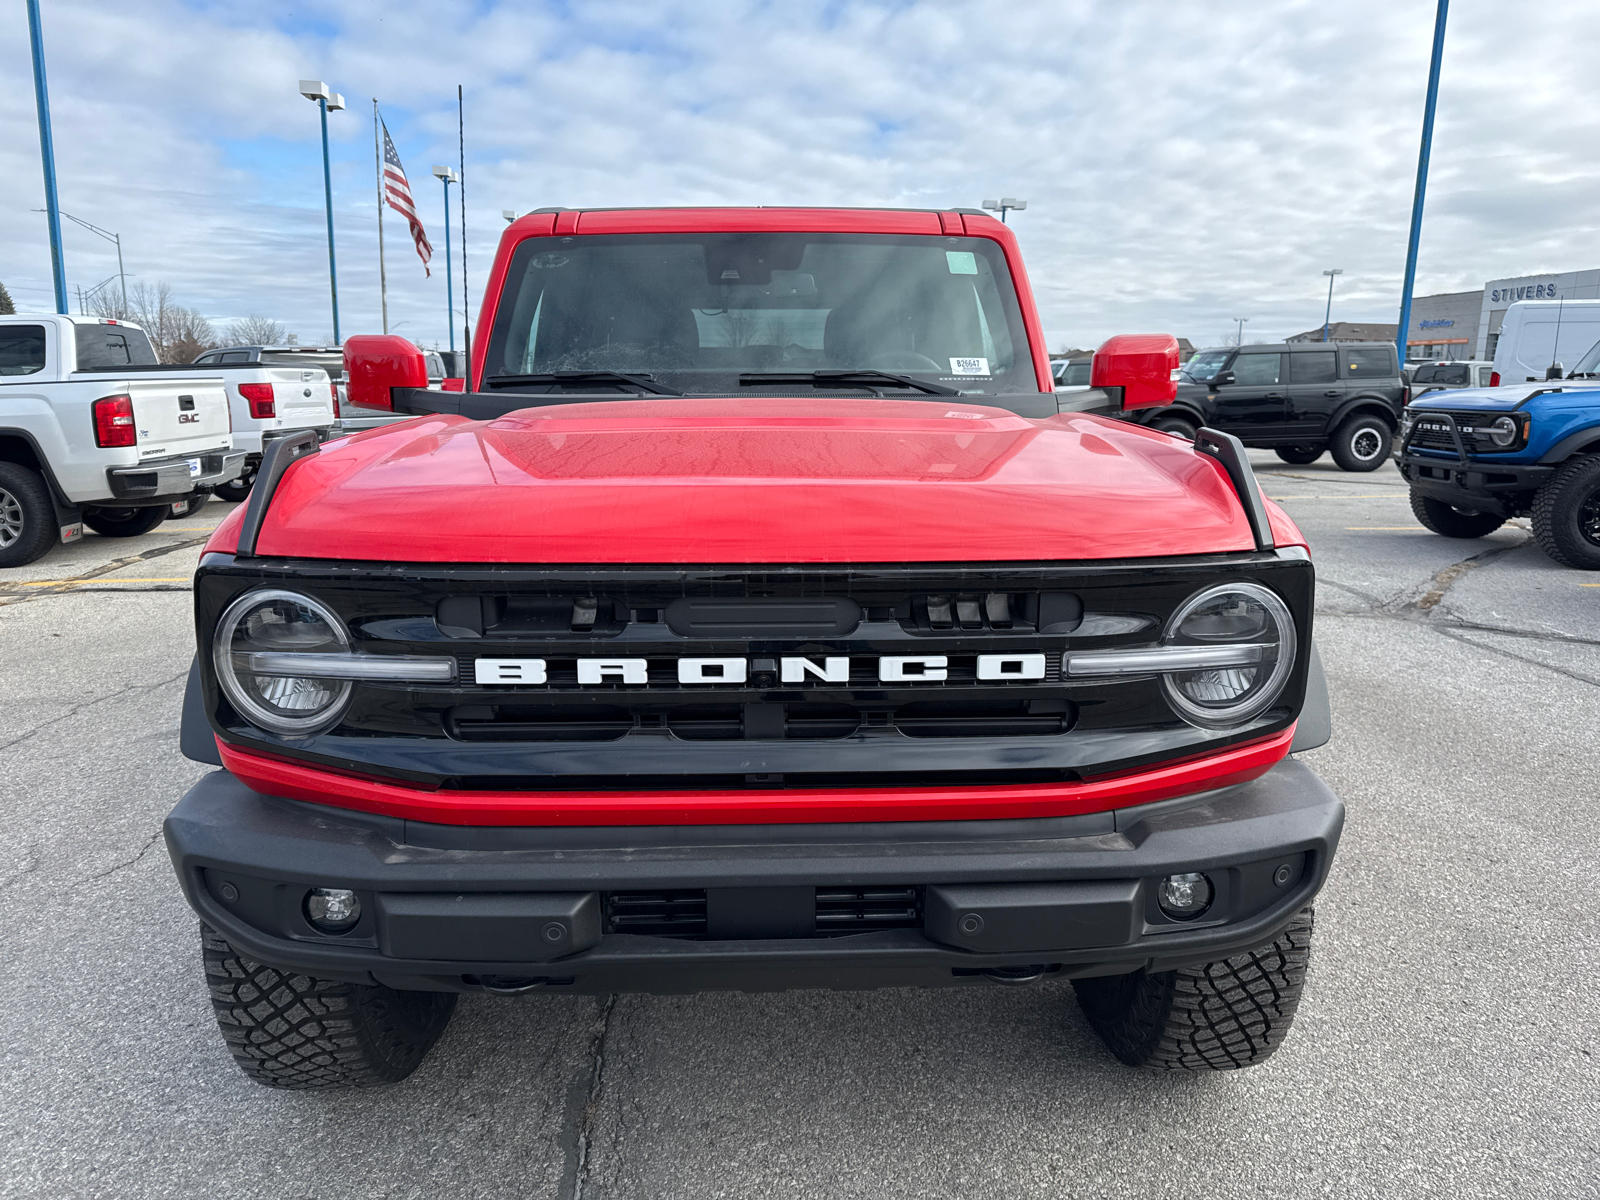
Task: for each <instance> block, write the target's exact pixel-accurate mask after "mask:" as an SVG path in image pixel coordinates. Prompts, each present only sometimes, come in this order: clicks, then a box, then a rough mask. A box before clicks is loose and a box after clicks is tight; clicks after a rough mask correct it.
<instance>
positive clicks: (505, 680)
mask: <svg viewBox="0 0 1600 1200" xmlns="http://www.w3.org/2000/svg"><path fill="white" fill-rule="evenodd" d="M977 657H978V671H977V674H978V678H979V679H981V680H984V681H985V682H1010V681H1016V682H1021V683H1025V682H1028V681H1031V680H1039V679H1043V678H1044V677H1045V666H1046V663H1045V656H1044V655H1043V654H1039V653H1023V654H980V655H978V656H977ZM769 661H770V660H769ZM850 661H851V660H850V659H849V658H846V657H838V658H834V657H829V658H824V659H823V660H822V661H821V662H820V663H819V662H817V661H816V660H815V659H810V658H798V657H797V658H780V659H779V660H778V663H779V672H780V677H781V678H782V680H783V682H784V683H801V682H805V681H807V680H810V681H812V682H818V683H842V684H847V683H849V682H850ZM676 662H677V666H678V671H677V677H678V682H679V683H689V684H693V683H743V682H745V680H746V678H747V677H748V673H749V665H750V664H749V660H748V659H744V658H680V659H677V660H676ZM948 663H949V660H948V659H947V658H946V656H944V655H942V654H932V655H885V656H884V657H882V658H880V659H878V671H877V676H878V679H879V681H880V682H883V683H939V682H942V681H943V680H945V679H947V678H948V677H949V672H948V670H947V667H948ZM577 665H578V683H579V684H581V685H598V684H612V683H624V684H633V685H636V686H642V685H646V684H648V683H649V682H650V661H649V660H648V659H644V658H580V659H578V660H577ZM473 679H474V681H475V682H477V683H478V684H480V685H494V684H507V685H515V684H529V683H534V684H540V683H547V682H548V674H547V672H546V669H545V660H544V659H542V658H480V659H478V660H477V661H476V662H475V663H474V664H473Z"/></svg>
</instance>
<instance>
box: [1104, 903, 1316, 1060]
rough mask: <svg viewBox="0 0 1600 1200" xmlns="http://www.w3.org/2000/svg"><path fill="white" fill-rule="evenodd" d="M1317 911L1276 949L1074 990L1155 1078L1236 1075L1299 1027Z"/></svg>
mask: <svg viewBox="0 0 1600 1200" xmlns="http://www.w3.org/2000/svg"><path fill="white" fill-rule="evenodd" d="M1311 928H1312V915H1311V909H1309V908H1307V909H1303V910H1302V911H1301V912H1300V913H1299V914H1298V915H1297V916H1296V917H1295V919H1294V922H1293V923H1292V924H1291V925H1290V926H1289V928H1287V929H1285V930H1284V931H1283V932H1282V933H1281V934H1279V935H1278V939H1277V940H1276V941H1275V942H1273V943H1272V944H1271V945H1269V946H1262V947H1261V948H1260V949H1258V950H1248V951H1246V952H1245V953H1243V954H1235V955H1234V956H1233V957H1232V958H1225V959H1222V960H1221V961H1220V962H1214V963H1207V964H1206V965H1205V966H1203V967H1185V968H1183V969H1182V970H1178V971H1163V972H1161V973H1159V974H1155V975H1152V974H1150V973H1149V972H1147V971H1143V970H1140V971H1135V972H1134V973H1133V974H1132V975H1113V976H1109V977H1107V978H1101V979H1075V980H1073V981H1072V986H1073V988H1074V989H1076V991H1077V993H1078V1003H1079V1005H1081V1006H1082V1008H1083V1012H1084V1015H1085V1016H1087V1017H1088V1018H1089V1024H1090V1025H1092V1026H1093V1027H1094V1031H1095V1032H1096V1033H1098V1034H1099V1035H1100V1037H1101V1040H1102V1041H1104V1042H1105V1044H1106V1046H1107V1047H1108V1048H1109V1049H1110V1050H1111V1053H1112V1054H1114V1055H1116V1056H1117V1058H1118V1059H1119V1060H1121V1061H1122V1062H1125V1063H1127V1064H1128V1065H1129V1066H1130V1067H1145V1068H1148V1069H1150V1070H1155V1071H1235V1070H1238V1069H1239V1068H1241V1067H1253V1066H1255V1065H1256V1064H1257V1063H1259V1062H1263V1061H1265V1060H1266V1059H1267V1058H1268V1057H1270V1056H1271V1054H1272V1052H1273V1051H1274V1050H1276V1049H1277V1048H1278V1046H1279V1045H1281V1044H1282V1042H1283V1039H1284V1037H1285V1036H1287V1034H1288V1032H1289V1026H1290V1025H1291V1024H1292V1023H1293V1022H1294V1014H1295V1009H1297V1008H1298V1007H1299V1005H1300V993H1301V992H1302V991H1303V990H1304V989H1305V982H1306V967H1307V966H1308V965H1309V964H1310V962H1311Z"/></svg>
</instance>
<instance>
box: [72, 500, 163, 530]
mask: <svg viewBox="0 0 1600 1200" xmlns="http://www.w3.org/2000/svg"><path fill="white" fill-rule="evenodd" d="M171 511H172V508H171V506H170V505H166V504H161V505H157V506H156V507H154V508H86V509H84V510H83V523H84V524H85V525H87V526H88V527H89V528H90V529H92V530H94V531H95V532H96V533H98V534H99V535H100V536H101V537H138V536H139V535H140V534H141V533H149V532H150V531H151V530H152V529H154V528H155V527H156V526H157V525H159V524H161V522H163V521H165V520H166V519H167V514H168V513H169V512H171Z"/></svg>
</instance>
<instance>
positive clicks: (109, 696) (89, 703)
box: [0, 667, 189, 750]
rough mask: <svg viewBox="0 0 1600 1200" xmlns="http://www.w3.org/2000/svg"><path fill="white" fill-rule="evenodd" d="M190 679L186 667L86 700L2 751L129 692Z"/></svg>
mask: <svg viewBox="0 0 1600 1200" xmlns="http://www.w3.org/2000/svg"><path fill="white" fill-rule="evenodd" d="M188 678H189V668H188V667H185V668H184V669H183V670H182V671H180V672H178V674H176V675H174V676H173V677H172V678H171V679H162V680H158V681H157V682H155V683H149V684H137V683H129V684H124V685H123V686H122V687H119V688H118V689H117V690H116V691H114V692H107V693H106V694H105V695H104V696H96V697H94V698H93V699H90V700H84V701H81V702H80V703H78V704H74V705H73V706H72V707H71V708H69V709H68V710H67V711H66V712H64V713H62V714H61V715H60V716H59V717H51V718H50V720H48V721H46V722H44V724H42V725H35V726H34V727H33V728H32V729H30V730H28V732H27V733H24V734H19V735H18V736H16V737H14V738H12V739H11V740H10V741H9V742H0V750H9V749H11V747H13V746H20V745H21V744H22V743H23V742H25V741H27V740H28V739H29V738H31V737H37V736H38V735H39V734H41V733H43V732H44V731H45V730H46V729H49V728H50V727H51V726H52V725H59V724H60V723H61V722H62V721H65V720H67V719H68V718H70V717H75V716H77V715H78V714H79V713H81V712H83V711H84V710H85V709H88V708H93V707H94V706H95V705H96V704H103V703H104V702H105V701H107V700H115V699H116V698H117V697H118V696H124V695H127V694H128V693H129V692H153V691H156V690H157V689H158V688H164V687H169V686H171V685H172V684H174V683H177V682H178V680H180V679H185V680H186V679H188Z"/></svg>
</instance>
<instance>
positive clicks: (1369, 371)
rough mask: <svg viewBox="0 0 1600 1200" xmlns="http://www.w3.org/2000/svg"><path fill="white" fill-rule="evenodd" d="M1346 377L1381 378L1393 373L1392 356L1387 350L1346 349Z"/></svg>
mask: <svg viewBox="0 0 1600 1200" xmlns="http://www.w3.org/2000/svg"><path fill="white" fill-rule="evenodd" d="M1344 353H1345V369H1344V374H1345V378H1346V379H1382V378H1384V377H1385V376H1387V375H1393V374H1394V373H1395V370H1394V356H1393V355H1391V354H1390V353H1389V351H1388V350H1346V351H1345V352H1344Z"/></svg>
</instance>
